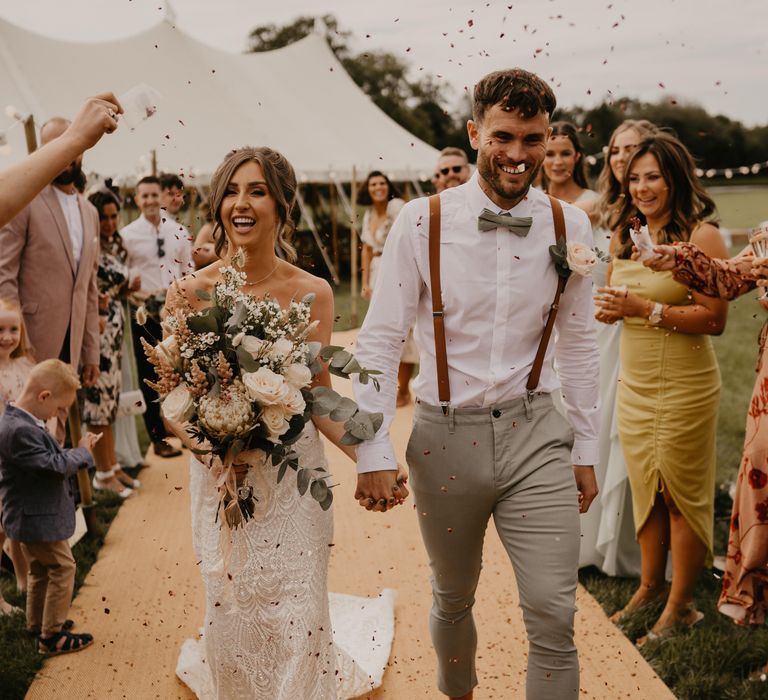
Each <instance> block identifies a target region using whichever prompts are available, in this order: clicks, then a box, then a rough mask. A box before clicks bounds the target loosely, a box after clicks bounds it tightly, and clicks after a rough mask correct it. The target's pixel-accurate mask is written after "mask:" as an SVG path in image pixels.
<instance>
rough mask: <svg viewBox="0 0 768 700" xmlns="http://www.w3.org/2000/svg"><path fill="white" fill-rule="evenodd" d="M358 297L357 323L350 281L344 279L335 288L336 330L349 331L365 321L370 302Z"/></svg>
mask: <svg viewBox="0 0 768 700" xmlns="http://www.w3.org/2000/svg"><path fill="white" fill-rule="evenodd" d="M359 289H360V288H359V287H358V297H357V323H353V319H352V295H351V294H350V289H349V282H348V281H344V282H342V283H341V284H340V285H339V286H338V287H334V289H333V303H334V310H335V315H336V318H335V321H334V324H333V330H334V331H348V330H349V329H350V328H358V327H360V325H362V323H363V319H364V318H365V313H366V311H368V302H367V301H366V300H365V299H363V298H362V297H361V296H359V293H360V292H359Z"/></svg>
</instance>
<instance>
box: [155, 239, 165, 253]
mask: <svg viewBox="0 0 768 700" xmlns="http://www.w3.org/2000/svg"><path fill="white" fill-rule="evenodd" d="M155 240H156V241H157V257H158V258H164V257H165V248H164V247H163V246H165V241H164V240H163V239H162V238H160V236H158V237H157V238H156V239H155Z"/></svg>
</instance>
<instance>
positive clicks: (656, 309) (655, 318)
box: [648, 301, 664, 326]
mask: <svg viewBox="0 0 768 700" xmlns="http://www.w3.org/2000/svg"><path fill="white" fill-rule="evenodd" d="M663 313H664V304H662V303H661V302H658V301H657V302H655V303H654V305H653V308H652V309H651V313H650V314H648V323H650V324H651V325H652V326H658V325H659V324H660V323H661V317H662V315H663Z"/></svg>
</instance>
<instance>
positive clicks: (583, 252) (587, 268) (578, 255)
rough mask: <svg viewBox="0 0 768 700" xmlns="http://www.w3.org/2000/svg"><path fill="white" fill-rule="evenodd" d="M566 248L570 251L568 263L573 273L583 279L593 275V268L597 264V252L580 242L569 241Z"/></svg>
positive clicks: (567, 258)
mask: <svg viewBox="0 0 768 700" xmlns="http://www.w3.org/2000/svg"><path fill="white" fill-rule="evenodd" d="M566 248H567V251H568V255H567V257H566V261H567V262H568V268H569V269H570V270H571V272H575V273H576V274H577V275H581V276H582V277H589V276H590V275H591V274H592V268H593V267H594V266H595V263H596V262H597V255H596V254H595V251H594V250H592V248H590V247H589V246H588V245H586V244H585V243H581V242H580V241H568V243H567V244H566Z"/></svg>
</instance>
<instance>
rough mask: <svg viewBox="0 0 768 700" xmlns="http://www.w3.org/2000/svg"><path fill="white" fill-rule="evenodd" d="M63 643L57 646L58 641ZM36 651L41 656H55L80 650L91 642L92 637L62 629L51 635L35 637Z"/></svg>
mask: <svg viewBox="0 0 768 700" xmlns="http://www.w3.org/2000/svg"><path fill="white" fill-rule="evenodd" d="M62 639H63V640H64V643H63V644H61V646H59V642H61V640H62ZM37 642H38V644H37V651H38V653H39V654H42V655H43V656H57V655H58V654H69V653H70V652H73V651H82V650H83V649H85V648H86V647H89V646H91V644H93V637H92V636H91V635H90V634H73V633H72V632H67V631H65V630H62V631H61V632H58V633H57V634H54V635H53V636H52V637H48V638H43V637H38V638H37Z"/></svg>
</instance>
